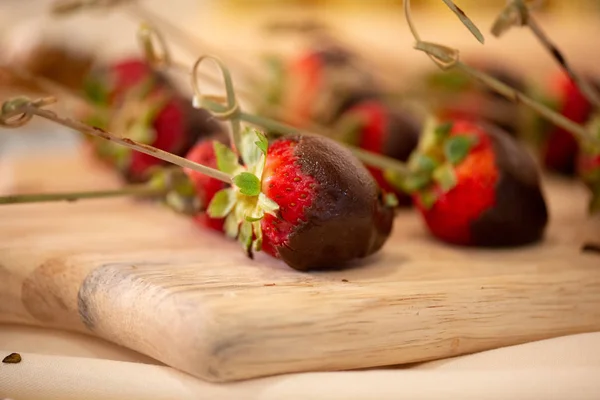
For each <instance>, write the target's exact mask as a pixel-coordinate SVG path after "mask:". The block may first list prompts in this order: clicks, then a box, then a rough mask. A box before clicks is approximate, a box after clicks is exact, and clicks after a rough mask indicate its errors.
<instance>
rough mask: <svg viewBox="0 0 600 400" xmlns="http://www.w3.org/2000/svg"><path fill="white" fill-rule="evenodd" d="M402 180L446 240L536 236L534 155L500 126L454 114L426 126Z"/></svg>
mask: <svg viewBox="0 0 600 400" xmlns="http://www.w3.org/2000/svg"><path fill="white" fill-rule="evenodd" d="M410 168H411V170H412V171H413V174H412V176H411V177H410V178H409V179H407V180H406V181H405V182H403V184H404V185H405V187H406V188H407V190H410V191H412V192H413V193H414V198H415V204H416V205H417V207H418V209H419V211H420V212H421V214H422V216H423V218H424V220H425V223H426V224H427V226H428V228H429V230H430V232H431V233H432V234H433V235H434V236H436V237H437V238H439V239H441V240H443V241H445V242H448V243H452V244H457V245H467V246H518V245H524V244H528V243H532V242H535V241H537V240H539V239H541V237H542V236H543V233H544V231H545V227H546V225H547V221H548V212H547V206H546V202H545V199H544V196H543V194H542V192H541V189H540V186H539V174H538V172H537V168H536V165H535V162H534V160H533V158H532V157H531V156H530V155H529V153H527V151H526V150H525V149H524V148H522V147H520V146H519V144H518V143H517V142H516V141H515V139H513V138H512V137H510V136H509V135H507V134H506V133H505V132H503V131H501V130H500V129H499V128H497V127H494V126H492V125H489V124H485V123H474V122H473V121H468V120H454V121H451V122H450V123H449V124H444V125H438V126H437V127H436V128H435V129H431V130H430V131H429V132H428V133H427V134H426V135H425V136H424V137H423V139H422V142H421V144H420V147H419V151H417V152H416V153H415V154H414V155H413V156H412V157H411V161H410Z"/></svg>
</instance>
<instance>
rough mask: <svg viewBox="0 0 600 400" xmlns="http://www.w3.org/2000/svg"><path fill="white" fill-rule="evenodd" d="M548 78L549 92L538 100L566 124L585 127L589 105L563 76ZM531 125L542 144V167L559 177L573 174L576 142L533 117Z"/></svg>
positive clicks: (577, 145) (577, 146) (588, 116)
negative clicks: (562, 117)
mask: <svg viewBox="0 0 600 400" xmlns="http://www.w3.org/2000/svg"><path fill="white" fill-rule="evenodd" d="M551 78H552V80H551V84H550V85H549V87H550V90H549V91H548V93H547V94H545V95H544V96H543V97H542V98H541V100H542V101H543V102H544V103H545V104H546V105H548V106H550V107H552V108H553V109H554V110H555V111H557V112H559V113H560V114H562V115H564V116H565V117H567V118H569V119H570V120H572V121H574V122H576V123H578V124H585V123H586V122H587V121H588V120H589V119H590V117H591V115H592V112H593V107H592V105H591V104H590V102H589V101H588V100H587V99H586V98H585V96H584V95H583V94H582V93H581V91H580V90H579V89H578V88H577V86H576V85H575V83H574V82H573V81H572V80H571V79H570V78H569V77H568V76H567V75H566V74H564V73H563V72H560V73H558V74H556V75H553V76H552V77H551ZM535 123H536V126H535V128H536V134H537V135H538V136H540V139H541V141H542V144H541V153H542V159H543V163H544V166H545V167H546V168H548V169H550V170H553V171H556V172H560V173H563V174H567V175H571V174H573V173H574V172H575V164H576V159H577V154H578V152H579V143H578V142H577V139H576V138H575V137H574V136H573V135H572V134H571V133H570V132H568V131H566V130H565V129H563V128H560V127H557V126H554V125H552V124H550V123H549V122H547V121H546V120H542V118H541V117H539V116H536V118H535Z"/></svg>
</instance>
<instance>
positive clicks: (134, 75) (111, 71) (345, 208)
mask: <svg viewBox="0 0 600 400" xmlns="http://www.w3.org/2000/svg"><path fill="white" fill-rule="evenodd" d="M139 87H143V88H144V90H143V91H139V90H138V88H139ZM85 88H86V90H85V92H86V94H87V96H88V97H89V98H90V99H94V101H96V102H97V104H99V105H100V106H102V107H103V108H106V109H108V110H109V112H108V113H105V112H104V111H102V108H101V109H100V111H99V112H98V113H93V114H91V115H86V120H87V121H88V122H89V123H90V124H92V125H95V126H97V127H100V128H106V129H110V126H111V125H109V122H107V120H108V119H110V124H119V126H128V123H131V124H133V123H139V115H144V114H143V113H142V114H140V113H139V112H138V113H137V115H138V119H137V120H135V121H133V120H132V121H126V123H125V124H122V123H121V121H120V120H119V118H120V117H121V116H120V114H119V113H118V111H120V110H122V109H123V107H126V102H132V101H133V102H142V103H146V104H147V103H149V102H148V100H151V101H152V100H154V99H155V98H156V96H159V95H162V96H167V97H166V98H167V101H164V100H163V101H162V102H160V103H158V104H159V106H158V107H154V108H153V113H152V114H151V116H150V117H149V118H146V119H144V121H143V128H144V129H148V128H150V129H151V130H152V135H138V136H137V137H136V139H138V140H139V139H140V138H141V139H142V140H141V141H143V142H145V143H146V144H149V145H151V146H154V147H157V148H160V149H161V150H165V151H168V152H171V153H174V154H178V155H182V156H185V157H186V158H188V159H189V160H191V161H194V162H197V163H200V164H202V165H205V166H208V167H212V168H215V169H221V170H224V171H226V172H231V171H232V170H234V169H235V168H236V167H235V166H234V167H231V166H229V167H228V166H227V160H229V161H231V160H235V161H236V162H237V158H238V157H239V156H236V155H229V156H227V153H224V151H225V150H224V149H228V148H227V147H226V146H223V145H221V146H219V144H220V143H221V142H223V138H224V137H225V135H224V134H223V130H224V127H222V126H220V124H216V123H214V121H212V120H211V117H210V115H209V114H208V113H206V111H204V110H201V109H200V110H198V109H194V108H192V107H191V106H190V107H189V108H185V107H184V106H183V104H184V102H182V101H181V100H180V98H179V97H178V96H177V95H176V91H175V90H174V89H173V87H172V85H170V84H169V83H168V81H167V80H166V79H165V78H164V77H162V76H160V75H159V74H157V73H156V72H155V71H153V70H152V68H150V67H149V66H148V65H147V64H146V63H145V62H143V61H140V60H126V61H124V62H120V63H117V64H114V65H112V66H110V67H106V68H103V69H101V70H99V71H94V72H92V74H91V76H90V77H89V79H88V80H87V83H86V85H85ZM150 104H152V105H155V104H156V103H150ZM113 110H116V111H117V113H112V112H111V111H113ZM194 114H195V115H194ZM132 115H134V113H132ZM99 116H100V117H102V118H98V117H99ZM107 116H108V119H107V118H106V117H107ZM190 121H193V122H195V125H194V124H193V123H192V122H190ZM115 131H116V130H115ZM116 132H118V131H116ZM128 133H131V131H129V132H127V131H126V133H125V134H128ZM255 134H256V131H255V130H247V131H245V132H244V135H255ZM215 139H216V140H215ZM250 142H251V144H253V143H254V142H253V140H252V139H250ZM190 144H192V145H190ZM108 146H110V147H109V148H108V149H107V147H108ZM90 147H91V149H92V150H93V151H94V154H96V155H97V156H99V158H101V159H103V160H105V161H106V162H108V163H109V164H110V165H112V166H113V167H116V168H117V170H118V171H120V172H121V173H122V175H123V177H124V178H125V179H126V180H128V181H139V180H144V179H149V178H150V177H151V176H152V175H153V174H154V173H155V171H157V168H156V167H157V166H159V165H160V164H161V163H162V162H161V161H160V160H154V159H153V158H152V157H150V156H147V155H145V154H141V153H140V154H138V153H136V152H132V151H130V150H128V149H125V150H123V149H122V148H118V147H117V146H116V145H115V144H114V143H110V142H109V143H106V142H105V141H96V140H94V141H92V142H91V143H90ZM258 147H261V146H258ZM256 148H257V146H254V147H252V148H251V149H242V151H241V154H240V156H241V157H242V158H244V161H246V162H245V163H244V164H245V166H246V167H256V165H255V164H256V163H257V160H258V159H259V158H260V157H254V156H248V157H247V158H248V160H246V156H245V155H246V154H247V153H248V152H253V151H255V150H256ZM266 148H267V146H265V149H266ZM227 151H228V152H229V153H231V150H227ZM122 152H125V153H126V154H125V155H123V154H122ZM123 159H125V162H124V161H123ZM262 162H263V163H264V165H262V166H260V169H261V170H262V173H261V174H259V175H260V176H261V177H262V179H261V181H260V187H259V189H258V190H257V191H254V190H253V189H252V190H250V189H247V190H249V191H248V192H243V190H244V189H242V192H243V193H242V194H240V193H239V191H235V192H232V191H231V188H230V185H228V184H226V183H224V182H222V181H220V180H217V179H215V178H212V177H209V176H207V175H203V174H201V173H199V172H196V171H194V170H191V169H184V172H185V174H186V175H187V177H188V179H189V181H190V183H191V184H192V185H193V187H194V188H195V195H196V197H197V199H198V200H199V203H200V209H201V210H203V211H202V212H200V213H198V214H196V215H195V216H194V219H195V220H196V221H197V222H198V223H199V224H201V225H203V226H206V227H209V228H211V229H213V230H217V231H219V232H224V233H227V234H228V235H229V236H232V237H237V238H238V239H240V240H242V241H244V242H247V243H246V244H247V246H245V247H246V249H247V250H248V252H249V254H250V255H251V254H252V250H262V251H264V252H265V253H267V254H270V255H272V256H274V257H277V258H280V259H282V260H283V261H285V262H286V263H287V264H288V265H289V266H291V267H293V268H295V269H298V270H309V269H317V268H327V267H331V266H341V265H343V264H345V263H347V262H348V261H351V260H354V259H356V258H362V257H366V256H368V255H370V254H373V253H375V252H376V251H378V250H379V249H380V248H381V247H382V246H383V244H384V243H385V241H386V240H387V238H388V237H389V235H390V233H391V230H392V224H393V218H394V209H393V207H392V206H390V205H389V204H387V203H386V201H385V200H386V199H385V197H384V196H383V194H382V192H381V190H380V189H379V187H378V186H377V184H376V182H375V181H374V180H373V179H372V177H371V176H370V175H369V173H368V171H367V170H366V169H365V167H364V166H363V165H362V163H360V162H359V161H358V160H357V159H356V158H355V157H354V156H353V155H352V154H351V152H350V151H349V150H348V149H346V148H344V147H342V146H341V145H340V144H338V143H336V142H335V141H333V140H331V139H328V138H325V137H318V136H290V137H286V138H281V139H277V140H275V141H273V142H271V143H270V144H269V145H268V153H266V154H264V159H263V161H262ZM227 196H232V197H235V196H238V198H237V199H236V200H237V204H236V205H234V202H227V201H225V200H224V199H226V198H227ZM223 201H225V203H223ZM261 201H262V204H261ZM269 202H274V203H275V204H274V205H273V206H272V207H271V208H269V207H268V205H269ZM223 204H224V205H223ZM265 204H266V205H265ZM261 207H262V209H261ZM238 209H240V210H241V212H244V210H245V211H248V210H251V211H253V212H254V211H256V210H259V211H261V210H262V211H261V215H260V216H259V217H256V215H255V213H246V214H245V215H241V216H240V215H237V214H239V213H238V212H237V210H238ZM264 210H266V211H271V212H264ZM247 214H251V215H247ZM230 216H231V217H232V218H229V217H230ZM230 219H231V220H232V221H234V222H233V225H234V227H233V229H232V223H230V222H229V221H230ZM257 224H258V226H257ZM246 226H248V227H249V228H248V229H249V231H246V230H245V227H246ZM248 232H249V233H248Z"/></svg>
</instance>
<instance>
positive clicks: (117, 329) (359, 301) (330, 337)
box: [0, 154, 600, 382]
mask: <svg viewBox="0 0 600 400" xmlns="http://www.w3.org/2000/svg"><path fill="white" fill-rule="evenodd" d="M9 161H10V162H9V163H7V162H5V163H4V164H0V168H2V169H3V170H2V171H4V172H6V168H11V170H12V173H13V174H14V175H15V176H14V179H13V180H12V183H11V184H10V185H7V186H5V187H1V186H0V188H1V190H3V191H5V192H6V191H15V190H16V191H18V190H19V189H18V188H21V189H20V190H26V191H32V190H35V188H36V187H40V188H42V189H40V190H52V189H53V188H57V190H68V189H75V188H77V189H81V188H85V187H87V188H92V187H94V188H98V187H113V186H115V185H117V184H118V182H116V181H115V180H114V178H113V177H112V176H111V175H110V174H108V173H107V172H106V171H103V170H102V169H100V168H99V166H97V165H94V164H93V163H90V162H89V161H86V160H85V159H83V158H82V156H80V155H72V154H67V155H63V156H56V155H55V156H48V157H45V158H44V157H37V158H36V162H35V163H34V164H30V165H26V164H25V163H24V162H23V160H9ZM47 171H52V173H50V174H48V173H44V172H47ZM90 177H93V179H90ZM545 188H546V193H547V195H548V200H549V203H550V210H551V218H552V223H551V226H550V229H549V231H548V234H547V238H546V240H545V241H544V243H542V244H540V245H536V246H531V247H528V248H522V249H517V250H510V251H507V250H504V251H489V250H474V249H462V248H456V247H451V246H446V245H443V244H440V243H437V242H435V241H433V240H432V239H431V238H430V237H429V236H428V235H427V233H426V231H425V230H424V227H423V225H422V224H421V221H420V220H419V219H418V217H417V216H416V215H415V214H414V213H412V212H403V213H401V214H400V215H399V216H398V219H397V221H396V224H395V231H394V235H393V237H392V239H391V240H390V241H389V242H388V243H387V245H386V246H385V247H384V249H383V251H381V252H380V253H379V254H378V255H376V256H374V257H372V258H371V259H368V260H363V261H361V262H359V263H357V264H356V265H355V266H354V268H352V269H351V270H347V271H336V272H322V273H311V274H308V273H300V272H296V271H293V270H290V269H289V268H287V267H286V266H285V265H283V264H282V263H280V262H278V261H276V260H273V259H271V258H269V257H268V256H265V255H262V254H260V255H258V257H257V259H256V260H255V261H252V260H249V259H247V258H246V257H245V256H244V255H243V254H242V252H241V251H239V249H238V247H237V244H235V243H232V242H230V241H228V240H225V239H224V238H222V237H221V236H219V235H218V234H215V233H211V232H206V231H203V230H201V229H198V228H197V227H195V226H194V225H193V223H192V222H191V221H189V220H187V219H185V218H183V217H180V216H177V215H174V214H173V213H171V212H170V211H168V210H165V209H162V208H161V207H159V206H157V205H152V204H145V203H141V202H135V201H132V200H127V199H110V200H93V201H85V202H77V203H55V204H44V205H20V206H10V207H8V206H5V207H3V208H0V221H1V222H0V224H1V226H2V229H0V321H1V322H16V323H22V324H31V325H40V326H48V327H57V328H62V329H68V330H74V331H79V332H84V333H87V334H91V335H96V336H99V337H102V338H104V339H107V340H109V341H112V342H114V343H117V344H120V345H123V346H125V347H128V348H130V349H133V350H136V351H139V352H141V353H143V354H146V355H148V356H150V357H153V358H155V359H157V360H159V361H162V362H164V363H166V364H168V365H171V366H173V367H175V368H179V369H181V370H184V371H186V372H189V373H191V374H193V375H195V376H197V377H199V378H202V379H205V380H209V381H218V382H224V381H234V380H240V379H247V378H253V377H259V376H266V375H274V374H281V373H287V372H298V371H325V370H343V369H355V368H367V367H374V366H385V365H393V364H403V363H411V362H418V361H424V360H432V359H439V358H444V357H450V356H454V355H459V354H465V353H470V352H476V351H481V350H486V349H491V348H497V347H501V346H508V345H513V344H517V343H523V342H528V341H533V340H538V339H543V338H550V337H556V336H561V335H567V334H573V333H580V332H590V331H598V330H600V256H598V255H597V254H591V253H590V254H583V253H581V251H580V246H581V244H582V243H583V242H585V241H596V242H600V221H599V220H598V218H596V219H588V218H586V216H585V212H584V210H585V203H586V200H587V198H586V193H585V191H584V190H583V188H581V187H580V186H578V185H577V184H573V183H569V182H565V181H561V180H556V179H547V180H546V186H545Z"/></svg>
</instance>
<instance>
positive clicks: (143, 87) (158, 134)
mask: <svg viewBox="0 0 600 400" xmlns="http://www.w3.org/2000/svg"><path fill="white" fill-rule="evenodd" d="M86 93H87V94H88V96H89V98H90V99H92V100H93V101H95V102H96V103H97V104H98V105H99V106H100V107H105V108H106V109H107V110H108V112H98V113H95V114H93V115H91V116H88V118H87V121H88V123H90V124H91V125H94V126H97V127H100V128H103V129H107V130H111V131H114V132H117V133H119V134H122V135H124V136H126V137H129V138H132V139H134V140H137V141H140V142H143V143H146V144H149V145H151V146H154V147H157V148H159V149H161V150H165V151H168V152H171V153H174V154H177V155H184V154H185V153H186V152H187V151H188V150H189V148H190V147H191V146H192V145H193V144H194V143H195V142H196V141H197V139H198V138H200V137H202V136H205V135H209V134H212V133H215V132H218V131H219V130H220V129H221V126H220V124H218V123H217V122H216V121H214V120H213V119H212V117H211V116H210V114H209V113H208V112H206V111H205V110H198V109H195V108H193V107H192V105H191V104H189V101H188V100H187V99H185V98H183V96H181V95H179V94H178V93H177V92H176V91H175V90H174V89H173V88H172V85H171V84H170V83H169V82H168V81H167V80H166V78H164V77H162V75H160V74H158V73H156V72H154V71H153V70H152V69H151V67H150V66H149V65H148V64H146V63H145V62H144V61H140V60H137V59H132V60H125V61H123V62H120V63H117V64H115V65H112V66H110V67H108V68H104V69H102V70H101V72H96V73H95V74H93V75H92V76H91V77H90V79H89V80H88V85H87V87H86ZM91 143H92V145H93V147H94V150H95V153H96V154H97V155H98V156H99V157H100V158H101V159H103V160H105V161H107V162H108V163H109V164H110V165H113V166H115V167H117V169H118V170H119V171H120V172H121V174H122V175H123V176H124V178H125V179H126V180H127V181H129V182H139V181H143V180H146V179H147V178H148V171H149V170H150V169H151V168H153V167H156V166H159V165H163V164H164V163H163V162H162V161H161V160H159V159H157V158H155V157H152V156H150V155H147V154H144V153H140V152H134V151H131V150H129V149H128V148H125V147H121V146H117V145H115V144H113V143H111V142H106V141H104V140H93V141H92V142H91Z"/></svg>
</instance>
